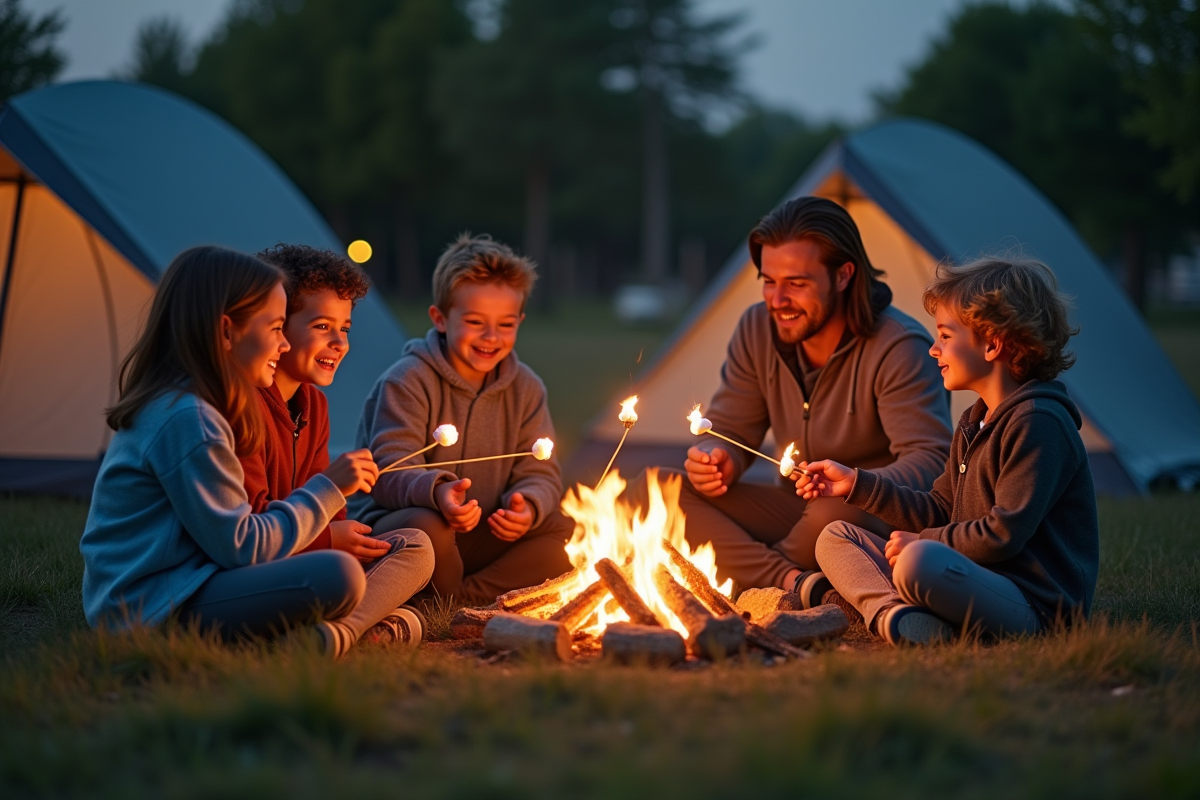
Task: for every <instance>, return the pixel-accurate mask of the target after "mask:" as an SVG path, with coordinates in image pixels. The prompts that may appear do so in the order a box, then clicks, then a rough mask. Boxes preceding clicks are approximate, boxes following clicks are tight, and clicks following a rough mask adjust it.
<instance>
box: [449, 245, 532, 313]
mask: <svg viewBox="0 0 1200 800" xmlns="http://www.w3.org/2000/svg"><path fill="white" fill-rule="evenodd" d="M537 278H538V276H537V265H536V264H534V263H533V261H531V260H529V259H528V258H525V257H524V256H519V255H517V254H516V252H514V251H513V249H512V248H511V247H509V246H508V245H506V244H502V243H500V242H497V241H496V240H495V239H493V238H492V237H491V236H488V235H487V234H486V233H481V234H478V235H476V236H472V235H471V234H470V233H467V232H464V233H460V234H459V235H458V238H457V239H455V240H454V242H452V243H451V244H450V245H449V246H448V247H447V248H446V250H445V252H443V253H442V255H441V256H440V257H439V258H438V262H437V267H436V268H434V270H433V303H434V305H436V306H437V307H438V308H440V309H441V310H442V312H443V313H447V314H448V313H450V306H451V305H453V302H454V291H455V290H456V289H457V288H458V287H459V286H460V285H462V284H463V283H498V284H501V285H503V286H508V287H510V288H512V289H513V290H515V291H517V292H519V293H520V294H521V296H522V297H523V298H524V299H526V300H527V299H529V293H530V292H532V291H533V284H534V283H536V282H537Z"/></svg>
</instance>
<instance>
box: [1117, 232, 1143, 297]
mask: <svg viewBox="0 0 1200 800" xmlns="http://www.w3.org/2000/svg"><path fill="white" fill-rule="evenodd" d="M1144 240H1145V237H1144V236H1143V234H1142V229H1141V226H1139V225H1137V224H1136V223H1128V224H1126V226H1125V230H1124V235H1123V236H1122V256H1123V259H1122V260H1123V261H1124V264H1125V291H1126V292H1127V293H1128V294H1129V299H1130V300H1132V301H1133V304H1134V305H1135V306H1137V308H1138V310H1139V311H1143V312H1144V311H1145V310H1146V253H1145V248H1144V246H1143V243H1144Z"/></svg>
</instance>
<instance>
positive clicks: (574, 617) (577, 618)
mask: <svg viewBox="0 0 1200 800" xmlns="http://www.w3.org/2000/svg"><path fill="white" fill-rule="evenodd" d="M608 596H609V591H608V587H606V586H605V585H604V582H603V581H596V582H595V583H593V584H592V585H591V586H589V587H587V588H586V589H584V590H583V591H582V592H580V593H579V594H577V595H575V597H574V598H573V599H572V600H571V602H569V603H567V604H566V605H565V606H563V607H562V608H560V609H559V610H558V611H555V612H554V613H553V614H552V615H551V616H550V619H552V620H553V621H555V622H561V623H562V624H563V625H565V626H566V628H567V630H569V631H574V630H575V629H576V628H578V627H579V625H580V623H582V622H583V621H584V620H585V619H587V618H588V617H590V616H591V615H592V612H594V611H595V610H596V607H597V606H599V605H600V603H601V602H603V600H604V598H606V597H608Z"/></svg>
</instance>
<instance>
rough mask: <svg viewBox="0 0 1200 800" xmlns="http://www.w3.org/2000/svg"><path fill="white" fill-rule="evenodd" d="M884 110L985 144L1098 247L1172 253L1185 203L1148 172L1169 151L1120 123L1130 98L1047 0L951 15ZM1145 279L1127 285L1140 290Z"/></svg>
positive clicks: (1132, 102) (1106, 252)
mask: <svg viewBox="0 0 1200 800" xmlns="http://www.w3.org/2000/svg"><path fill="white" fill-rule="evenodd" d="M878 99H879V103H880V108H881V110H882V111H883V112H884V113H887V114H906V115H911V116H918V117H925V118H927V119H932V120H936V121H938V122H942V123H944V124H946V125H949V126H950V127H953V128H956V129H958V130H960V131H962V132H963V133H966V134H967V135H968V136H971V137H973V138H975V139H977V140H978V141H980V142H982V143H983V144H984V145H986V146H988V147H990V148H991V149H992V150H994V151H995V152H996V153H998V154H999V155H1000V156H1001V157H1003V158H1004V159H1006V160H1007V161H1009V162H1010V163H1011V164H1013V165H1014V166H1015V167H1016V168H1017V169H1018V170H1020V171H1021V172H1022V173H1023V174H1024V175H1026V176H1027V177H1028V178H1030V180H1032V181H1033V183H1035V184H1036V185H1037V186H1038V187H1039V188H1040V189H1041V190H1042V191H1044V192H1045V193H1046V194H1047V195H1048V196H1049V197H1050V199H1051V200H1053V201H1054V202H1055V203H1056V204H1057V205H1058V206H1059V207H1060V208H1062V209H1063V211H1064V212H1065V213H1066V214H1067V216H1068V217H1070V218H1071V220H1072V222H1074V223H1075V225H1076V226H1077V227H1078V228H1079V230H1080V232H1081V233H1082V234H1083V235H1084V238H1085V239H1087V240H1088V242H1089V244H1091V246H1092V248H1093V249H1094V250H1096V251H1097V252H1098V253H1099V254H1100V255H1101V256H1112V255H1115V254H1117V253H1119V252H1122V251H1124V252H1123V253H1122V254H1123V255H1124V256H1125V258H1126V260H1127V262H1131V261H1132V262H1136V263H1129V264H1128V267H1129V268H1131V269H1132V270H1135V271H1136V270H1140V267H1141V261H1142V257H1143V256H1144V254H1145V252H1146V251H1149V252H1152V253H1159V254H1163V253H1167V252H1170V250H1171V249H1172V248H1173V247H1174V246H1176V244H1177V243H1178V241H1179V237H1180V236H1181V234H1182V233H1183V232H1184V231H1186V227H1187V223H1188V219H1189V217H1188V213H1189V211H1188V209H1185V208H1183V207H1181V206H1180V205H1179V203H1178V202H1177V201H1176V200H1175V198H1173V197H1171V196H1169V195H1168V194H1166V193H1165V192H1164V191H1162V189H1161V188H1160V187H1159V185H1158V183H1157V181H1156V180H1155V178H1154V175H1155V172H1156V171H1157V170H1159V169H1161V168H1162V166H1163V164H1164V159H1163V158H1162V156H1160V155H1159V154H1157V153H1155V152H1154V151H1153V150H1152V149H1151V148H1150V147H1149V146H1148V145H1147V144H1146V142H1145V141H1144V140H1143V139H1141V138H1140V137H1139V136H1137V135H1135V134H1133V133H1130V132H1129V131H1127V130H1126V129H1125V127H1123V126H1122V124H1121V120H1122V119H1124V118H1126V117H1128V116H1129V115H1130V114H1132V113H1133V111H1134V109H1135V106H1136V99H1135V97H1134V96H1133V94H1131V93H1130V92H1129V91H1127V90H1125V89H1124V88H1123V84H1122V81H1121V78H1120V75H1119V74H1118V73H1117V72H1116V70H1115V69H1114V68H1113V67H1112V66H1111V65H1110V63H1109V62H1108V61H1107V60H1106V59H1105V58H1104V56H1103V55H1102V54H1101V53H1100V52H1099V51H1098V50H1097V49H1096V48H1093V47H1092V46H1091V45H1090V43H1089V40H1088V38H1087V36H1086V35H1085V34H1084V31H1083V29H1082V26H1081V25H1080V23H1079V21H1078V20H1077V19H1076V18H1075V17H1073V16H1072V15H1070V14H1068V13H1067V12H1064V11H1062V10H1060V9H1059V8H1057V7H1055V6H1051V5H1047V4H1044V3H1033V4H1030V5H1028V6H1024V7H1018V6H1013V5H1009V4H1007V3H995V2H992V3H984V4H980V5H972V6H968V7H966V8H964V9H963V10H962V11H961V12H959V13H958V15H957V16H955V17H954V18H953V19H952V20H951V21H950V23H949V26H948V28H947V30H946V32H945V34H944V35H943V36H942V37H940V38H939V39H937V40H936V41H935V42H934V43H933V46H932V48H931V50H930V52H929V54H928V55H927V56H926V58H925V59H924V60H923V61H922V62H921V63H919V64H918V65H916V66H915V67H913V68H912V69H911V70H910V71H909V73H908V78H907V81H906V83H905V84H904V86H903V87H902V88H901V89H900V90H899V91H897V92H896V93H895V94H893V95H890V96H882V97H880V98H878ZM1140 289H1141V285H1140V283H1139V285H1137V286H1134V287H1132V290H1133V291H1134V293H1135V297H1136V298H1137V299H1138V300H1139V301H1140V297H1138V296H1137V294H1138V292H1139V291H1140Z"/></svg>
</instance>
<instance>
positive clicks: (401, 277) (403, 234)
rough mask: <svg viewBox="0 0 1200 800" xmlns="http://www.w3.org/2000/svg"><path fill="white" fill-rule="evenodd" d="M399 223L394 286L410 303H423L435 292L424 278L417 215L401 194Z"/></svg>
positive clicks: (397, 213) (396, 218) (396, 214)
mask: <svg viewBox="0 0 1200 800" xmlns="http://www.w3.org/2000/svg"><path fill="white" fill-rule="evenodd" d="M393 210H394V214H393V219H394V221H395V226H396V227H395V233H394V236H395V253H394V257H395V261H396V263H395V267H394V272H393V276H392V280H391V281H389V283H391V284H392V285H391V287H390V288H392V289H393V290H395V291H397V292H399V293H400V297H401V299H403V300H405V301H407V302H413V301H416V300H422V299H425V298H426V297H428V296H429V295H430V294H432V291H431V290H430V288H429V287H428V286H426V285H425V282H424V281H423V280H422V279H421V277H422V276H421V251H420V247H419V246H418V244H417V215H416V214H415V213H414V212H413V208H412V204H411V203H410V202H409V201H408V198H407V197H406V196H405V195H404V194H401V195H400V196H399V197H398V198H397V199H396V202H395V205H394V207H393Z"/></svg>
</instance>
